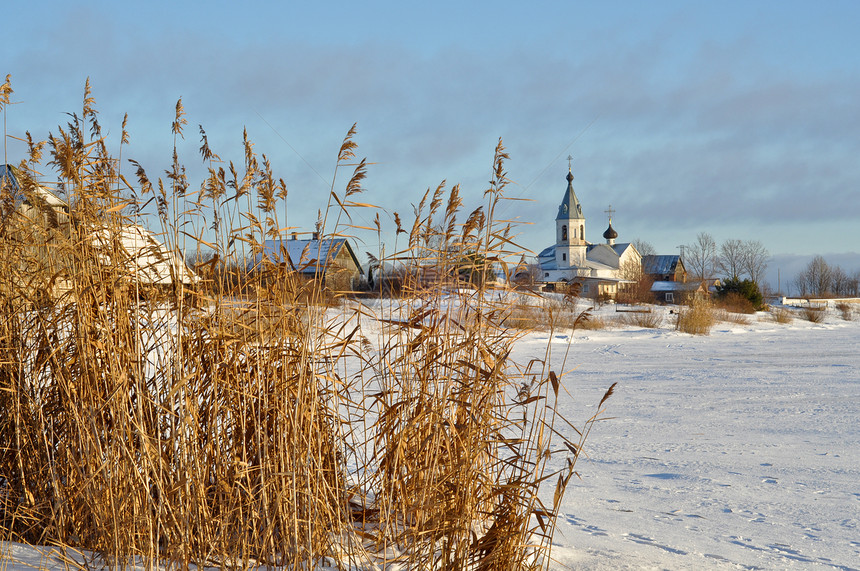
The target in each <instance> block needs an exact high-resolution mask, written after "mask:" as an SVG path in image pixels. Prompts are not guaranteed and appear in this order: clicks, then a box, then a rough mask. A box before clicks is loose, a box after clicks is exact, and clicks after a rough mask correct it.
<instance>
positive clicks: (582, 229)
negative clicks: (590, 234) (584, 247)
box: [579, 224, 585, 239]
mask: <svg viewBox="0 0 860 571" xmlns="http://www.w3.org/2000/svg"><path fill="white" fill-rule="evenodd" d="M579 237H580V238H583V239H584V238H585V226H584V225H582V224H580V225H579Z"/></svg>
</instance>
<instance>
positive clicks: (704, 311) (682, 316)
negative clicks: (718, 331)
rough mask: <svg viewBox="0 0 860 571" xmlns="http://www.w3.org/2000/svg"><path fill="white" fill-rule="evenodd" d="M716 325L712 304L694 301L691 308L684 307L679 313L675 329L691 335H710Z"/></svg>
mask: <svg viewBox="0 0 860 571" xmlns="http://www.w3.org/2000/svg"><path fill="white" fill-rule="evenodd" d="M714 323H716V318H715V316H714V309H713V307H711V304H710V303H709V302H707V301H703V300H700V299H694V300H693V302H692V303H691V304H690V305H689V306H687V307H682V308H681V309H680V311H679V312H678V320H677V322H676V323H675V328H676V329H677V330H678V331H682V332H684V333H690V334H691V335H708V334H709V333H710V332H711V328H712V327H713V326H714Z"/></svg>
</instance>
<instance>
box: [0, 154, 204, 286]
mask: <svg viewBox="0 0 860 571" xmlns="http://www.w3.org/2000/svg"><path fill="white" fill-rule="evenodd" d="M0 186H2V204H3V212H2V225H3V230H4V232H8V233H10V234H9V235H15V236H18V240H17V242H18V243H19V246H18V249H19V251H18V252H17V258H18V259H19V260H20V263H21V264H26V265H28V267H29V268H31V269H32V270H33V271H32V272H30V273H32V274H36V273H39V271H38V268H44V269H46V270H47V271H45V272H41V273H43V274H49V277H50V281H49V282H48V283H46V284H41V285H40V284H39V282H38V281H34V280H32V279H28V280H27V284H24V283H23V282H22V283H17V282H15V281H14V280H13V281H12V282H11V283H12V287H43V289H45V290H46V291H48V292H49V295H50V296H51V297H55V298H56V297H59V296H61V295H62V294H64V293H65V292H67V291H69V290H70V289H71V287H72V281H71V280H72V277H73V276H72V275H71V272H72V271H73V270H72V264H73V262H72V259H73V258H74V256H75V255H79V254H80V252H79V251H78V249H77V248H75V250H74V251H72V250H70V249H69V248H68V247H65V248H64V246H69V244H70V243H69V240H70V239H71V238H72V231H73V223H74V220H73V217H72V216H71V213H70V206H69V203H68V202H67V201H66V200H64V199H62V198H60V197H59V196H57V195H56V194H54V193H53V192H51V191H50V190H48V189H47V188H45V187H44V186H42V185H39V184H31V185H30V187H29V188H27V189H24V188H23V187H22V184H21V181H20V180H19V177H18V175H17V173H16V172H15V168H14V167H12V166H11V165H2V167H0ZM75 229H76V230H77V231H78V233H79V234H81V235H86V236H87V237H88V238H89V245H90V246H91V247H92V251H93V253H94V256H95V258H96V260H97V261H98V263H100V264H101V265H102V266H103V267H110V268H112V269H113V270H115V271H116V272H117V274H118V275H120V276H121V277H122V279H123V281H125V282H126V283H129V284H133V285H135V286H143V287H144V288H149V287H161V286H166V285H170V284H175V283H182V284H184V285H188V286H190V285H192V284H194V283H195V282H196V276H195V275H194V274H193V273H192V272H191V270H189V269H188V267H187V266H186V265H185V263H184V262H183V261H182V258H181V256H179V255H178V254H177V253H176V252H173V251H171V250H170V249H169V248H167V247H166V246H165V245H164V244H163V243H162V242H161V241H160V240H159V239H158V238H157V237H156V235H155V234H154V233H153V232H152V231H150V230H148V229H146V228H144V227H142V226H139V225H134V224H124V225H120V226H118V227H116V228H109V227H107V226H101V227H100V226H98V225H96V226H93V225H92V224H90V225H88V226H87V227H86V229H83V228H81V227H79V226H77V225H76V226H75ZM20 269H21V270H22V272H23V273H21V274H20V275H21V276H22V277H23V276H26V272H27V271H28V270H27V268H24V267H23V266H22V267H21V268H20Z"/></svg>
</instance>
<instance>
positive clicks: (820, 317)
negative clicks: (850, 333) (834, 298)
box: [803, 306, 827, 323]
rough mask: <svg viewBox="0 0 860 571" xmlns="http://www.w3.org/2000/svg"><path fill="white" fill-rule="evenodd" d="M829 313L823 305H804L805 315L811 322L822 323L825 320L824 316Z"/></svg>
mask: <svg viewBox="0 0 860 571" xmlns="http://www.w3.org/2000/svg"><path fill="white" fill-rule="evenodd" d="M826 313H827V311H826V310H825V308H823V307H812V306H810V307H804V308H803V317H804V318H805V319H806V320H807V321H809V322H811V323H821V322H823V321H824V316H825V314H826Z"/></svg>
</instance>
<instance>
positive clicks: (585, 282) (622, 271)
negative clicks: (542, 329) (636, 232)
mask: <svg viewBox="0 0 860 571" xmlns="http://www.w3.org/2000/svg"><path fill="white" fill-rule="evenodd" d="M568 159H570V157H568ZM566 178H567V189H566V190H565V191H564V197H563V198H562V201H561V204H560V205H559V207H558V216H556V217H555V244H553V245H552V246H549V247H548V248H545V249H544V250H543V251H541V253H540V254H538V265H539V266H540V276H539V277H538V281H540V282H542V283H543V284H544V286H545V287H546V289H565V288H566V287H567V285H568V284H571V283H579V284H581V287H582V289H581V291H580V294H581V295H582V296H583V297H595V298H598V297H602V298H609V299H614V298H615V296H616V295H617V294H618V292H619V290H620V289H622V288H623V287H624V286H625V284H632V283H633V282H634V279H631V278H635V276H636V275H637V274H638V273H639V272H641V268H642V256H641V255H640V254H639V252H638V251H637V250H636V248H635V247H634V246H633V244H630V243H628V242H621V243H616V242H615V239H616V238H617V237H618V233H617V232H616V231H615V229H614V228H612V209H611V207H610V209H609V210H608V211H607V212H608V213H609V227H608V228H607V229H606V231H605V232H604V233H603V238H604V239H605V242H604V243H599V244H593V243H591V242H589V241H587V240H586V239H585V235H586V234H585V216H584V215H583V214H582V205H581V204H580V203H579V199H578V198H577V197H576V193H575V192H574V190H573V173H572V172H571V170H570V166H568V172H567V177H566Z"/></svg>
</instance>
